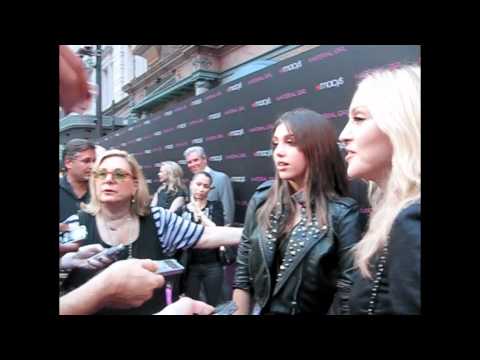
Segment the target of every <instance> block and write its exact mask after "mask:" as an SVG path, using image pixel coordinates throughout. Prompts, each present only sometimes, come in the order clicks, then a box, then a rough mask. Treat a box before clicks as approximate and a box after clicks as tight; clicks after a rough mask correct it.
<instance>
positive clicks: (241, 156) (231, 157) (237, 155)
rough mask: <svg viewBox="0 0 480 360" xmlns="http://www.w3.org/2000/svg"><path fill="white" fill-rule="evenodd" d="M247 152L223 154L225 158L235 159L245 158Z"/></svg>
mask: <svg viewBox="0 0 480 360" xmlns="http://www.w3.org/2000/svg"><path fill="white" fill-rule="evenodd" d="M247 157H248V156H247V154H245V153H239V154H230V155H226V156H225V159H226V160H237V159H245V158H247Z"/></svg>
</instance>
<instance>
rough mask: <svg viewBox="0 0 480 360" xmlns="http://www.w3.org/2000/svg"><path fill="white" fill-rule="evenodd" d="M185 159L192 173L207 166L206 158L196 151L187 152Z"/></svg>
mask: <svg viewBox="0 0 480 360" xmlns="http://www.w3.org/2000/svg"><path fill="white" fill-rule="evenodd" d="M185 160H187V166H188V168H189V169H190V171H191V172H192V174H196V173H197V172H200V171H203V170H204V169H205V167H206V166H207V159H206V158H204V157H203V156H201V155H200V154H198V153H196V152H193V153H191V154H189V155H188V156H187V157H186V158H185Z"/></svg>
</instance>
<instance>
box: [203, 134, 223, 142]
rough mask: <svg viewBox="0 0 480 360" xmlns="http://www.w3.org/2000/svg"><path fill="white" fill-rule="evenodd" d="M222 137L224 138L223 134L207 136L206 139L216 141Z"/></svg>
mask: <svg viewBox="0 0 480 360" xmlns="http://www.w3.org/2000/svg"><path fill="white" fill-rule="evenodd" d="M220 139H223V134H218V135H212V136H208V137H207V138H205V141H214V140H220Z"/></svg>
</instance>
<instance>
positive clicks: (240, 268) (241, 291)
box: [233, 196, 259, 315]
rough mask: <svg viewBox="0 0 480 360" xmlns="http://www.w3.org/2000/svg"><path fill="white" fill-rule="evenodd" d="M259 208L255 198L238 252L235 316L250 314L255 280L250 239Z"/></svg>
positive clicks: (248, 212) (248, 213)
mask: <svg viewBox="0 0 480 360" xmlns="http://www.w3.org/2000/svg"><path fill="white" fill-rule="evenodd" d="M258 207H259V204H258V202H257V198H256V197H255V196H253V197H252V199H251V200H250V202H249V204H248V207H247V211H246V213H245V227H244V228H243V232H242V238H241V241H240V245H239V246H238V251H237V260H236V268H235V278H234V281H233V287H234V290H233V300H234V301H235V303H236V304H237V307H238V310H237V311H236V312H235V315H248V314H250V309H251V292H252V286H251V281H252V280H253V278H252V276H251V274H250V270H249V259H250V252H251V251H252V244H251V241H250V237H251V234H252V232H253V230H254V228H255V226H256V211H257V209H258Z"/></svg>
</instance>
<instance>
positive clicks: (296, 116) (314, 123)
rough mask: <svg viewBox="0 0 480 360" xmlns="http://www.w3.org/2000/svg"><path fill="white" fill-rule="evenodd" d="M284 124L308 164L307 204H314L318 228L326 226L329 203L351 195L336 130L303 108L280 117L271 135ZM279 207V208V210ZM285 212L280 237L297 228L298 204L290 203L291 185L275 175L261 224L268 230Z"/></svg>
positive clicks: (260, 210) (309, 210) (320, 116)
mask: <svg viewBox="0 0 480 360" xmlns="http://www.w3.org/2000/svg"><path fill="white" fill-rule="evenodd" d="M281 124H283V125H285V126H286V127H287V128H288V130H289V131H290V132H292V134H293V135H294V137H295V142H296V144H297V145H296V146H297V147H298V149H299V150H300V151H301V152H302V153H303V154H304V155H305V158H306V160H307V164H308V165H307V171H306V173H305V176H306V182H305V184H306V186H305V200H306V203H307V204H311V203H312V202H313V201H314V203H315V207H314V211H315V215H316V218H317V219H318V222H319V224H326V223H327V201H328V200H329V199H331V198H335V197H340V196H346V195H348V182H347V172H346V167H345V162H344V161H343V159H342V156H341V154H340V150H339V148H338V146H337V135H336V131H335V128H334V127H333V126H332V124H331V123H330V122H329V121H328V120H327V119H326V118H325V117H324V116H322V115H320V114H319V113H317V112H315V111H312V110H309V109H304V108H298V109H294V110H292V111H289V112H286V113H284V114H283V115H281V116H280V117H279V118H278V120H277V121H276V122H275V124H274V128H273V132H272V133H274V132H275V130H276V128H277V127H278V126H279V125H281ZM277 204H280V207H281V208H280V209H278V208H277ZM285 208H286V210H287V218H286V220H285V221H284V222H283V224H281V226H280V229H279V230H280V234H279V235H280V236H281V235H283V234H285V233H287V232H288V231H290V229H291V227H292V226H293V225H294V224H293V220H294V217H295V204H294V202H293V200H292V199H291V194H290V189H289V184H288V182H287V181H285V180H282V179H280V178H279V177H278V173H277V172H275V180H274V183H273V186H272V189H271V191H270V192H269V195H268V198H267V201H266V202H265V204H264V205H263V206H262V207H261V208H260V209H259V211H258V219H259V223H260V224H261V225H262V226H263V227H264V228H265V229H266V228H267V227H268V226H269V225H270V214H273V213H277V212H278V211H282V212H283V210H285ZM306 210H307V217H308V219H309V220H311V219H312V211H311V208H310V206H307V209H306Z"/></svg>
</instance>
